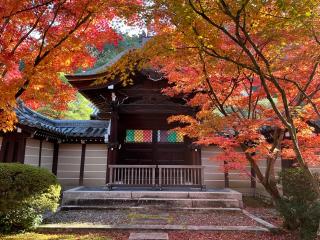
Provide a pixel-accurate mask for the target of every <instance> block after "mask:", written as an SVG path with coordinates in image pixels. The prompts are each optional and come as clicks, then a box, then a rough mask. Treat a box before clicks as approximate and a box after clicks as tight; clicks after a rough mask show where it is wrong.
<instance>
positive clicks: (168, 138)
mask: <svg viewBox="0 0 320 240" xmlns="http://www.w3.org/2000/svg"><path fill="white" fill-rule="evenodd" d="M157 140H158V142H162V143H181V142H183V135H182V134H181V133H179V132H175V131H167V130H158V132H157Z"/></svg>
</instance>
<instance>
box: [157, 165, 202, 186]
mask: <svg viewBox="0 0 320 240" xmlns="http://www.w3.org/2000/svg"><path fill="white" fill-rule="evenodd" d="M158 168H159V186H160V187H165V186H193V187H201V188H203V187H204V167H203V166H194V165H159V166H158Z"/></svg>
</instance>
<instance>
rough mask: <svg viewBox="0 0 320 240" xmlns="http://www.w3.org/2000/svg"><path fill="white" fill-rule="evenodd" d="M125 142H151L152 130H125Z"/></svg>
mask: <svg viewBox="0 0 320 240" xmlns="http://www.w3.org/2000/svg"><path fill="white" fill-rule="evenodd" d="M126 142H127V143H151V142H152V130H132V129H129V130H127V131H126Z"/></svg>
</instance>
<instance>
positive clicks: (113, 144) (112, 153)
mask: <svg viewBox="0 0 320 240" xmlns="http://www.w3.org/2000/svg"><path fill="white" fill-rule="evenodd" d="M118 121H119V113H118V107H117V105H116V103H113V106H112V112H111V122H110V124H111V125H110V136H109V143H108V159H107V171H106V183H108V182H109V176H110V172H109V165H112V164H115V163H116V161H117V157H118Z"/></svg>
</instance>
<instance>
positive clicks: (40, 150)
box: [38, 140, 43, 167]
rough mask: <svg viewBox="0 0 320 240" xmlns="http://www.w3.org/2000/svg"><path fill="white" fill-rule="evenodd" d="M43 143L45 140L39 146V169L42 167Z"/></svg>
mask: <svg viewBox="0 0 320 240" xmlns="http://www.w3.org/2000/svg"><path fill="white" fill-rule="evenodd" d="M42 142H43V140H40V146H39V164H38V167H41V156H42Z"/></svg>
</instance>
